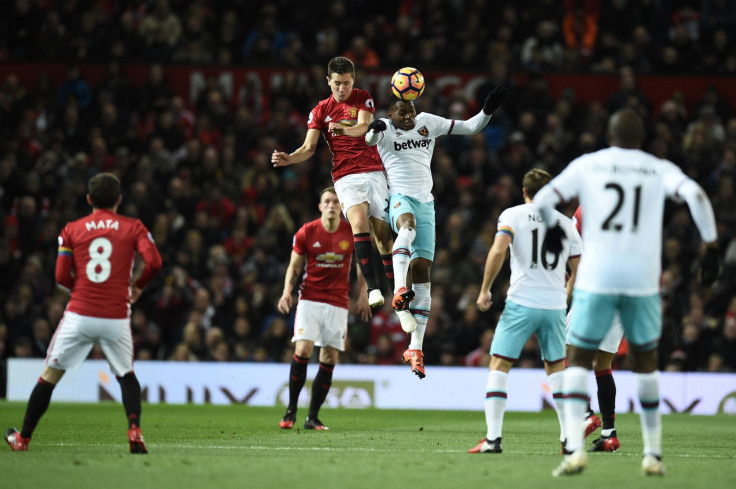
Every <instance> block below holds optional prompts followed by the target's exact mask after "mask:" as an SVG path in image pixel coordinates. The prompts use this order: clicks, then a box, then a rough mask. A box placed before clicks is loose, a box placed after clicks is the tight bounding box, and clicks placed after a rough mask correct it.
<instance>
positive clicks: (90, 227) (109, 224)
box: [59, 209, 152, 318]
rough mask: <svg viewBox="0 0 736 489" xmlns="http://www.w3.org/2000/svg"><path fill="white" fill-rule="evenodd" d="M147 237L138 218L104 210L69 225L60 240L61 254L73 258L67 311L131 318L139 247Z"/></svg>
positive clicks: (94, 315) (146, 232) (95, 315)
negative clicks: (131, 285)
mask: <svg viewBox="0 0 736 489" xmlns="http://www.w3.org/2000/svg"><path fill="white" fill-rule="evenodd" d="M147 235H148V231H147V230H146V229H145V227H144V226H143V224H142V223H141V222H140V221H139V220H138V219H132V218H129V217H125V216H121V215H119V214H117V213H115V212H112V211H109V210H104V209H101V210H96V211H95V212H93V213H92V214H89V215H88V216H86V217H83V218H81V219H78V220H76V221H73V222H70V223H68V224H67V225H66V226H65V227H64V229H63V230H62V232H61V235H60V237H59V255H60V256H61V255H63V254H71V256H72V259H73V272H74V281H73V286H72V289H71V299H70V301H69V304H68V305H67V309H68V310H69V311H71V312H76V313H78V314H82V315H85V316H93V317H102V318H125V317H127V315H128V309H129V297H130V280H131V274H132V269H133V261H134V258H135V252H136V244H137V242H138V240H140V239H141V237H142V236H147ZM151 242H152V241H151Z"/></svg>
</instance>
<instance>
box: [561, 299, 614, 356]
mask: <svg viewBox="0 0 736 489" xmlns="http://www.w3.org/2000/svg"><path fill="white" fill-rule="evenodd" d="M571 315H572V308H570V311H569V312H568V313H567V318H566V320H565V329H566V333H567V334H568V335H569V333H570V316H571ZM623 338H624V327H623V325H622V324H621V317H620V316H619V314H618V312H616V314H614V316H613V321H611V328H610V329H609V330H608V333H606V336H604V337H603V341H601V344H600V345H598V349H599V350H601V351H605V352H606V353H616V352H617V351H618V347H619V345H620V344H621V340H622V339H623ZM567 344H568V345H569V344H570V342H569V341H567Z"/></svg>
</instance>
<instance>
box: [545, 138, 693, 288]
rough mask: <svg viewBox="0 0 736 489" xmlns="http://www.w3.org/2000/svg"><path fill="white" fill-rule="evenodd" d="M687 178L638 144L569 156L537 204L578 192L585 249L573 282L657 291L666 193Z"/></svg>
mask: <svg viewBox="0 0 736 489" xmlns="http://www.w3.org/2000/svg"><path fill="white" fill-rule="evenodd" d="M689 180H690V179H689V177H687V176H686V175H685V174H684V173H683V172H682V171H681V170H680V169H679V168H678V167H677V166H676V165H674V164H673V163H672V162H670V161H667V160H662V159H659V158H656V157H654V156H652V155H650V154H648V153H645V152H643V151H641V150H638V149H624V148H619V147H615V146H614V147H610V148H606V149H602V150H600V151H596V152H594V153H589V154H585V155H583V156H581V157H579V158H577V159H575V160H573V161H572V162H571V163H570V164H569V165H568V166H567V168H565V170H564V171H563V172H562V173H560V175H559V176H557V177H556V178H554V179H553V180H552V181H551V182H550V183H549V184H548V185H547V186H545V188H543V189H542V190H540V191H539V193H537V198H536V199H535V200H536V202H537V203H538V204H540V205H544V204H546V205H556V204H557V203H559V201H560V199H562V200H564V201H568V200H570V199H572V198H573V197H578V199H579V201H580V205H581V207H582V212H583V216H584V218H583V220H582V221H583V224H582V229H581V234H582V236H583V240H584V242H585V253H583V255H582V257H581V259H580V266H579V268H578V276H577V279H576V282H575V288H576V289H581V290H585V291H588V292H591V293H596V294H622V295H630V296H646V295H653V294H656V293H658V291H659V280H660V273H661V262H660V256H661V252H662V219H663V215H664V205H665V198H666V197H678V195H677V192H678V189H684V187H683V184H684V183H685V182H688V181H689Z"/></svg>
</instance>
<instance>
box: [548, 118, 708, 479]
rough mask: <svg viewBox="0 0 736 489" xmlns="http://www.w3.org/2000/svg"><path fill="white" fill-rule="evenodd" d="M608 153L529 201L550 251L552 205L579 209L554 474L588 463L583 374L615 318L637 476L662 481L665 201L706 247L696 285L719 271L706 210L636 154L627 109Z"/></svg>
mask: <svg viewBox="0 0 736 489" xmlns="http://www.w3.org/2000/svg"><path fill="white" fill-rule="evenodd" d="M608 141H609V144H610V147H609V148H606V149H603V150H600V151H597V152H594V153H589V154H586V155H583V156H581V157H579V158H577V159H576V160H574V161H572V162H571V163H570V164H569V165H568V166H567V168H566V169H565V170H564V171H563V172H562V173H560V175H559V176H558V177H556V178H555V179H554V180H552V181H551V182H550V183H549V184H548V185H547V186H546V187H545V188H543V189H542V190H540V191H539V193H538V194H537V196H536V198H535V205H537V206H538V208H539V210H540V212H541V213H542V214H543V215H544V217H545V223H546V224H547V226H548V233H547V241H548V243H547V247H548V249H550V250H555V249H558V247H559V246H561V244H562V240H563V238H564V237H565V233H564V231H563V230H561V229H560V228H559V227H556V226H555V223H554V221H555V219H554V213H553V212H552V211H553V209H554V207H555V206H556V205H558V204H560V203H562V202H565V201H568V200H570V199H572V198H574V197H577V198H578V199H579V201H580V205H581V207H582V212H583V215H584V216H585V219H583V227H582V233H581V234H582V236H583V240H584V246H585V252H584V253H583V256H582V258H581V260H580V267H579V269H578V277H577V280H576V282H575V287H574V293H573V308H574V310H575V314H573V316H572V318H571V322H570V335H569V338H568V341H569V343H570V349H569V350H568V353H569V356H568V363H569V367H568V368H567V369H566V370H565V375H564V381H563V383H564V386H563V392H564V395H565V425H566V427H567V448H568V450H570V451H571V452H572V454H571V455H567V456H565V458H564V459H563V461H562V463H561V464H560V466H559V467H557V469H555V470H554V471H553V473H552V475H554V476H558V475H563V474H576V473H579V472H581V471H582V470H583V469H584V468H585V466H586V465H587V455H586V452H585V450H584V449H583V423H582V422H581V420H582V419H583V417H584V413H585V408H586V404H587V402H588V400H589V397H588V396H589V393H588V377H587V375H588V369H589V368H590V365H591V362H592V360H593V357H594V356H595V353H596V349H597V348H598V345H599V344H600V342H601V340H602V339H603V337H604V336H605V335H606V333H607V332H608V329H609V327H610V326H611V321H612V319H613V316H614V314H615V313H616V312H618V313H619V315H620V318H621V323H622V325H623V328H624V333H625V334H626V337H627V339H628V341H629V345H630V352H631V359H632V366H633V370H634V372H636V383H637V391H638V396H639V402H640V403H641V408H642V409H641V427H642V438H643V441H644V458H643V459H642V465H641V468H642V471H643V473H645V474H647V475H664V473H665V469H664V465H663V464H662V459H661V440H662V421H661V416H660V412H659V371H658V370H657V363H658V359H657V347H658V344H659V338H660V335H661V331H662V312H661V308H660V298H659V279H660V271H661V262H660V255H661V252H662V218H663V214H664V204H665V199H666V198H667V197H670V198H673V199H676V200H679V201H682V200H684V201H685V202H687V205H688V207H689V208H690V213H691V214H692V216H693V219H694V221H695V224H696V225H697V227H698V231H699V232H700V236H701V238H702V239H703V241H704V242H705V243H706V244H705V251H704V255H703V259H702V261H701V272H702V273H701V282H702V283H703V284H705V285H710V284H712V283H713V282H714V281H715V280H716V278H717V276H718V271H719V255H718V249H717V241H716V239H717V234H716V224H715V218H714V216H713V208H712V207H711V204H710V202H709V200H708V196H707V195H706V194H705V192H704V191H703V189H702V188H701V187H700V186H699V185H698V184H697V183H696V182H694V181H693V180H692V179H690V178H689V177H688V176H687V175H685V174H684V173H683V172H682V171H681V170H680V169H679V168H678V167H677V166H675V165H674V164H673V163H672V162H670V161H667V160H661V159H658V158H656V157H654V156H652V155H650V154H647V153H645V152H643V151H641V150H640V149H639V148H640V147H641V144H642V142H643V141H644V124H643V122H642V120H641V118H640V117H639V116H638V115H637V114H636V112H634V111H633V110H631V109H622V110H620V111H618V112H616V113H615V114H614V115H613V116H612V117H611V119H610V121H609V123H608Z"/></svg>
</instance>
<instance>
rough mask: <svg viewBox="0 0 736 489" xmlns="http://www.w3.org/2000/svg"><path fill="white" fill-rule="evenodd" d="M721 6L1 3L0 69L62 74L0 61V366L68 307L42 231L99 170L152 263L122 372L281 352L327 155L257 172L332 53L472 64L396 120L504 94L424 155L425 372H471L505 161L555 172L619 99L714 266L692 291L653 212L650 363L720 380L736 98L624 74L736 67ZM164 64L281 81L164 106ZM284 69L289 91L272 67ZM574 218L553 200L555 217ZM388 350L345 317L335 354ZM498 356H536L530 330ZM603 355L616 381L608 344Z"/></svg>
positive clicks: (733, 313)
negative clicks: (497, 106)
mask: <svg viewBox="0 0 736 489" xmlns="http://www.w3.org/2000/svg"><path fill="white" fill-rule="evenodd" d="M734 5H735V4H734V2H726V1H718V0H712V1H703V2H692V1H679V2H678V1H664V0H661V1H657V0H639V1H637V2H631V1H626V0H609V1H592V0H591V1H565V2H558V1H551V0H548V1H544V0H543V1H536V2H524V1H517V2H483V1H464V2H463V1H439V0H437V1H432V0H430V1H424V2H423V1H418V0H417V1H412V0H407V1H398V2H396V1H394V2H383V1H375V2H367V1H351V2H346V1H345V2H343V1H336V2H329V3H325V4H324V5H323V4H319V5H312V4H307V3H295V2H285V1H279V0H276V1H271V2H259V1H245V0H242V1H238V0H233V1H225V0H221V1H217V0H209V1H207V0H199V1H198V0H195V1H186V2H185V1H176V0H157V1H143V0H138V1H135V0H134V1H130V2H109V1H106V0H87V1H83V0H79V1H68V2H60V4H59V5H58V6H57V4H56V3H55V2H44V1H30V0H15V1H11V2H3V3H2V5H0V59H6V60H12V61H52V60H53V61H58V60H65V61H67V62H69V68H68V71H67V78H66V80H64V81H62V82H60V83H57V84H55V83H53V82H52V81H51V79H50V78H49V77H44V76H39V79H38V82H37V83H34V84H23V83H21V82H20V81H19V79H18V77H17V76H15V75H14V74H13V73H7V72H5V71H3V73H4V74H3V78H2V79H0V222H2V231H1V232H0V299H1V303H0V359H5V358H7V357H11V356H15V357H43V356H45V350H46V347H47V346H48V343H49V341H50V338H51V335H52V334H53V331H54V329H55V328H56V326H57V324H58V322H59V319H60V317H61V315H62V313H63V310H64V306H65V302H66V300H67V296H66V295H65V293H64V292H63V291H61V290H60V289H58V288H56V286H55V283H54V278H53V277H54V266H55V261H56V250H57V240H56V238H57V236H58V233H59V231H60V230H61V228H62V227H63V225H64V224H65V223H66V222H68V221H70V220H73V219H77V218H79V217H81V216H83V215H85V214H87V213H89V212H90V208H89V207H88V205H87V203H86V200H85V195H86V190H87V189H86V184H87V180H88V179H89V177H90V176H92V175H94V174H95V173H97V172H100V171H113V172H115V173H117V174H118V175H119V176H120V178H121V180H122V182H123V188H124V193H123V202H122V205H121V206H120V209H119V212H120V213H121V214H124V215H128V216H135V217H138V218H140V219H141V220H142V221H143V223H144V224H145V225H146V226H147V227H148V228H149V229H150V230H151V231H152V233H153V236H154V238H155V240H156V243H157V245H158V247H159V250H160V251H161V254H162V256H163V259H164V268H163V270H162V272H161V274H160V275H159V277H158V278H157V279H156V281H154V283H152V284H151V285H149V287H148V288H147V289H146V290H145V291H144V294H143V296H142V298H141V300H140V301H139V302H138V303H137V304H136V305H135V307H134V308H133V312H132V326H133V332H134V337H135V346H136V358H138V359H155V360H179V361H243V362H282V361H289V360H290V358H291V349H292V345H291V341H290V340H291V325H292V318H291V317H288V316H284V315H281V314H279V313H278V312H277V310H276V303H277V301H278V298H279V296H280V294H281V291H282V288H283V279H284V273H285V267H286V265H287V264H288V260H289V255H290V252H291V243H292V236H293V234H294V232H295V231H296V230H297V229H298V227H299V226H300V225H301V224H302V223H304V222H306V221H308V220H311V219H315V218H316V217H318V215H319V214H318V211H317V203H318V193H319V190H320V189H321V188H323V187H325V186H327V185H329V184H331V179H330V168H331V155H330V153H329V150H328V149H327V146H326V144H324V143H320V145H319V147H318V150H317V154H316V155H315V156H314V157H313V158H312V159H311V160H310V161H308V162H306V163H303V164H301V165H296V166H293V167H288V168H285V169H273V168H272V167H271V165H270V155H271V152H272V151H273V150H274V149H280V150H285V151H293V150H294V149H296V148H297V147H298V146H299V145H300V144H301V142H302V141H303V138H304V134H305V131H306V118H307V114H308V112H309V110H310V109H311V108H312V107H313V106H314V105H315V104H316V103H317V102H318V101H319V100H322V99H324V98H326V97H327V96H328V95H329V90H328V87H327V86H326V83H325V81H324V77H325V74H326V73H325V71H326V64H327V61H328V60H329V59H330V58H331V57H333V56H335V55H339V54H345V55H346V56H349V57H351V58H352V59H353V60H354V61H355V62H356V65H357V66H358V68H359V69H360V70H361V71H370V70H371V69H376V68H377V69H380V68H387V69H391V70H393V69H395V68H396V67H399V66H403V65H407V64H410V65H412V66H417V67H420V69H443V68H448V69H463V70H469V69H473V70H477V71H478V72H479V73H480V74H487V75H488V76H487V83H486V84H485V85H482V86H480V87H478V91H477V94H476V96H475V97H469V98H468V97H467V96H463V95H462V93H453V94H451V95H447V94H443V93H440V92H437V91H435V90H434V89H433V87H432V84H431V81H430V83H429V84H428V88H427V91H426V93H425V94H424V95H422V97H421V98H420V99H419V101H418V102H417V109H418V111H427V112H432V113H435V114H438V115H444V116H446V117H449V118H455V119H465V118H468V117H470V116H472V115H474V114H475V113H477V111H478V110H479V107H480V105H482V101H483V99H484V98H485V96H486V94H487V93H488V90H489V88H490V87H492V86H495V85H505V86H507V87H508V88H509V90H510V97H509V99H508V101H507V102H506V104H505V106H504V108H503V109H502V110H501V111H499V112H497V113H496V115H494V117H493V119H492V120H491V124H490V125H489V126H488V127H487V128H486V130H485V131H484V132H482V133H480V134H477V135H475V136H470V137H454V138H440V139H439V140H438V144H437V147H436V150H435V153H434V159H433V161H432V166H433V171H434V194H435V198H436V212H437V250H436V254H435V263H434V266H433V269H432V312H431V316H430V320H429V323H428V325H427V332H426V335H425V347H424V351H425V363H426V364H427V365H438V364H442V365H470V366H485V365H487V363H488V351H489V346H490V342H491V341H492V338H493V330H494V328H495V326H496V323H497V320H498V316H499V315H500V313H501V311H502V309H503V298H504V297H505V290H506V289H507V287H508V273H509V271H508V268H505V269H504V270H503V271H502V272H501V277H500V278H499V279H498V280H496V285H495V286H494V289H493V296H494V304H493V307H492V308H491V310H490V311H488V312H486V313H481V312H480V311H479V310H478V309H477V307H476V305H475V300H476V298H477V295H478V290H479V286H480V283H481V279H482V270H483V264H484V261H485V257H486V253H487V251H488V249H489V247H490V245H491V243H492V241H493V237H494V234H495V229H496V222H497V218H498V215H499V214H500V212H501V211H502V210H503V209H505V208H507V207H509V206H512V205H516V204H519V203H521V202H522V197H521V188H520V186H521V177H522V176H523V175H524V173H525V172H526V171H528V170H529V169H531V168H534V167H537V168H543V169H546V170H547V171H549V172H550V173H552V174H553V175H554V174H557V173H559V171H560V170H561V169H563V168H564V167H565V165H566V164H567V163H568V162H569V161H570V160H571V159H573V158H575V157H576V156H579V155H580V154H583V153H586V152H590V151H594V150H596V149H599V148H602V147H605V146H606V139H605V129H606V123H607V119H608V116H609V115H610V114H611V113H613V112H614V111H615V110H617V109H619V108H622V107H631V108H634V109H635V110H637V111H638V112H639V113H640V114H641V115H642V117H643V118H644V120H645V121H646V124H647V134H648V137H647V141H646V143H645V149H646V150H647V151H649V152H651V153H653V154H655V155H657V156H660V157H662V158H667V159H670V160H672V161H673V162H675V163H676V164H677V165H679V166H680V167H681V168H682V169H683V170H684V171H685V172H686V173H687V174H688V175H690V176H691V177H693V178H694V179H695V180H696V181H698V182H699V183H700V184H701V185H702V186H703V187H704V188H705V189H706V191H707V192H708V194H709V196H710V198H711V201H712V203H713V207H714V209H715V213H716V219H717V222H718V226H719V239H720V249H721V253H722V258H723V260H724V269H723V275H722V277H721V280H719V281H718V282H717V283H716V285H715V287H713V288H712V289H710V290H702V289H701V288H700V287H699V286H698V282H697V268H698V257H699V253H700V239H699V235H698V232H697V229H696V228H695V227H694V225H693V223H692V220H691V218H690V215H689V213H688V210H687V207H686V206H681V205H677V204H674V203H673V204H671V205H669V206H668V208H667V213H666V218H665V222H664V226H665V240H664V246H663V250H662V264H663V274H662V299H663V300H662V307H663V312H664V330H663V338H662V343H661V346H660V362H661V365H660V367H661V368H662V369H667V370H685V371H694V370H703V371H736V232H735V231H736V197H735V196H734V182H735V181H736V180H735V179H736V117H735V116H734V113H733V108H734V106H733V104H734V103H736V101H729V100H727V99H725V98H724V97H723V96H722V94H721V93H719V91H718V89H717V88H716V87H714V86H709V87H707V88H706V89H705V90H704V91H703V93H702V95H701V97H700V100H699V101H697V103H695V104H687V103H685V101H684V100H683V98H682V97H681V96H678V95H677V94H673V95H672V97H670V98H668V99H667V100H666V101H665V102H664V103H662V104H661V105H660V106H658V107H653V106H652V103H651V101H650V100H649V98H648V97H647V95H646V94H644V93H642V92H641V91H639V90H638V89H637V83H636V79H637V75H640V74H646V73H657V74H662V73H676V72H679V71H682V70H687V72H688V73H696V72H701V73H704V74H709V75H719V74H722V73H734V72H736V57H735V55H734V39H733V35H734V33H736V29H734V22H736V6H734ZM532 6H533V7H532ZM376 12H384V13H383V14H381V15H376ZM386 12H387V13H386ZM663 13H666V14H667V15H663ZM359 19H371V20H370V21H367V22H364V21H362V20H359ZM38 26H40V28H38ZM98 62H104V63H105V65H106V66H107V72H106V75H105V77H104V79H103V80H101V81H100V82H99V83H94V84H93V83H90V82H89V81H87V80H86V79H85V76H84V66H85V64H86V63H98ZM138 62H142V63H147V64H150V69H149V75H148V78H147V80H146V81H145V83H140V84H136V83H133V82H132V81H131V80H130V79H129V78H128V77H127V76H126V73H125V67H126V64H128V63H138ZM168 63H207V64H209V63H211V64H247V65H249V66H271V67H274V66H275V67H277V68H278V69H283V70H284V77H283V80H284V81H283V83H281V84H280V85H279V86H273V87H270V91H269V93H268V94H267V95H268V96H266V95H264V96H263V98H261V99H259V100H257V101H256V103H251V104H248V105H242V106H236V107H233V106H231V105H230V103H229V101H228V99H227V97H226V96H225V94H224V90H223V89H222V87H220V86H218V84H217V79H215V78H210V79H208V81H207V83H206V85H205V86H204V87H203V88H202V89H201V90H200V91H199V93H196V94H193V96H192V97H191V98H190V94H181V93H174V92H173V91H172V89H171V87H170V85H169V81H168V80H167V78H166V74H165V69H164V66H165V64H168ZM300 67H304V68H306V70H304V72H305V73H307V76H306V77H305V78H304V79H301V78H298V77H296V76H295V74H294V70H295V69H298V68H300ZM564 70H573V71H578V72H612V73H616V74H617V75H618V76H619V78H620V87H619V89H618V90H617V91H615V92H614V93H611V94H610V95H609V96H608V98H607V99H605V100H597V101H594V102H592V103H585V104H583V103H581V102H579V101H578V100H577V96H576V93H575V91H574V90H565V91H563V92H562V94H561V95H560V96H559V97H557V98H554V97H552V95H551V94H550V92H549V90H548V87H547V85H546V81H545V78H544V73H545V72H548V71H564ZM522 72H523V73H525V74H530V76H529V78H528V82H525V83H523V84H520V83H517V78H516V77H515V76H514V75H515V74H516V73H522ZM525 79H526V78H525ZM356 86H357V87H360V86H361V80H360V78H358V80H357V82H356ZM378 115H379V116H382V115H385V110H381V109H380V108H379V113H378ZM574 209H575V203H574V202H573V203H571V204H570V205H569V206H568V207H567V208H566V209H564V210H565V212H566V213H568V214H569V215H571V214H572V212H573V211H574ZM376 261H378V260H376ZM501 278H503V279H501ZM388 288H389V285H388V284H384V293H388V292H389V291H388ZM406 344H407V336H406V335H405V334H404V333H403V332H402V330H401V327H400V325H399V323H398V320H397V318H396V316H395V314H394V313H393V311H392V309H391V307H390V306H388V305H387V306H386V307H385V308H384V309H383V310H380V311H376V313H375V315H374V316H373V318H372V319H371V321H369V322H368V323H366V322H362V321H361V320H360V318H359V317H357V315H356V314H351V315H350V322H349V338H348V344H347V351H346V352H345V353H344V354H343V355H342V356H341V362H343V363H364V364H396V363H399V359H400V354H401V352H403V350H404V349H405V348H406ZM91 355H92V356H93V357H99V355H101V353H100V352H99V351H98V350H97V349H95V350H93V352H92V354H91ZM519 364H520V366H522V367H539V366H541V362H540V359H539V350H538V346H537V345H536V343H535V340H534V339H532V340H530V341H529V342H528V343H527V345H526V347H525V349H524V352H523V354H522V358H521V359H520V361H519ZM616 365H617V366H618V367H619V368H627V367H628V364H627V356H626V346H625V345H624V346H623V347H622V350H621V352H620V355H619V356H618V357H617V359H616Z"/></svg>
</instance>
